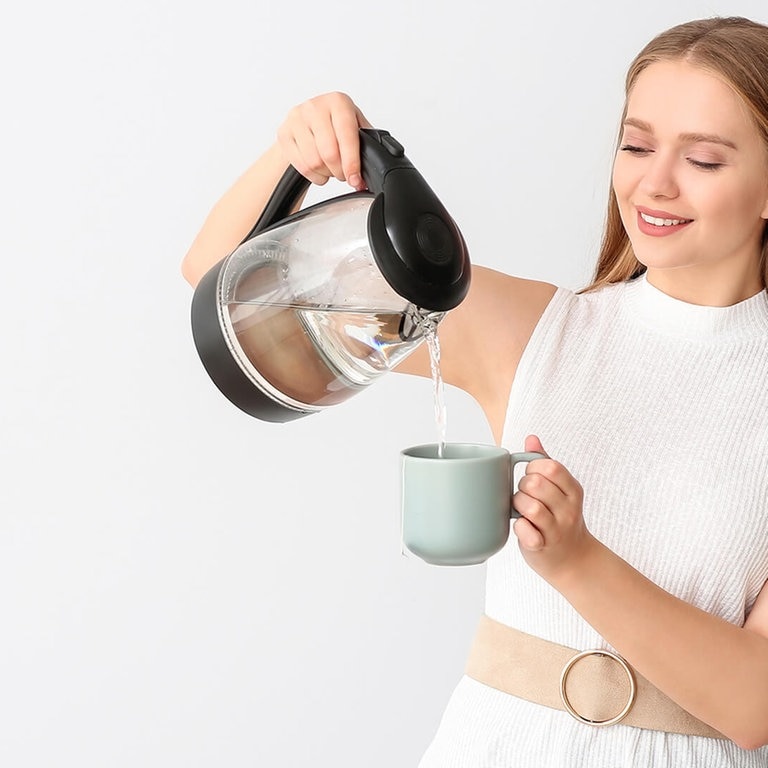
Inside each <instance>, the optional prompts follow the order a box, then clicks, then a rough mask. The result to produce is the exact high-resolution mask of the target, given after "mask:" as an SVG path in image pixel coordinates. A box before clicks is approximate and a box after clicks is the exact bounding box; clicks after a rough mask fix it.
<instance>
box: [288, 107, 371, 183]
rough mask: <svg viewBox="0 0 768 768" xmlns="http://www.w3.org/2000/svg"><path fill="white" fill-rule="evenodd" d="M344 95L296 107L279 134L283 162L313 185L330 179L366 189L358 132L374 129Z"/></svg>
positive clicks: (289, 114)
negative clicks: (361, 167) (361, 166)
mask: <svg viewBox="0 0 768 768" xmlns="http://www.w3.org/2000/svg"><path fill="white" fill-rule="evenodd" d="M371 127H372V125H371V124H370V123H369V122H368V120H367V119H366V117H365V115H363V113H362V112H361V111H360V109H359V108H358V107H357V105H356V104H355V103H354V102H353V101H352V99H350V98H349V96H347V94H345V93H339V92H332V93H324V94H322V95H320V96H315V97H314V98H311V99H308V100H307V101H304V102H302V103H301V104H298V105H297V106H295V107H293V108H292V109H291V110H290V112H288V115H287V116H286V118H285V120H284V121H283V123H282V125H281V126H280V127H279V129H278V131H277V140H278V146H279V147H280V151H281V153H282V155H283V158H284V159H285V160H286V161H287V162H288V163H290V164H291V165H293V167H294V168H296V170H297V171H298V172H299V173H301V174H302V175H303V176H305V177H306V178H307V179H309V180H310V181H311V182H312V183H313V184H318V185H323V184H325V183H326V182H327V181H328V179H330V178H331V177H333V178H335V179H338V180H339V181H346V182H347V183H348V184H350V185H351V186H352V187H353V188H354V189H356V190H358V191H359V190H363V189H365V182H364V181H363V178H362V176H361V175H360V139H359V134H358V129H359V128H371Z"/></svg>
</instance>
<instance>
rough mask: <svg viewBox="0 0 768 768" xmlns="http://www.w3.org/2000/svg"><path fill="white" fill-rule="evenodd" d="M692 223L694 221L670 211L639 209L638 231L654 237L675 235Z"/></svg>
mask: <svg viewBox="0 0 768 768" xmlns="http://www.w3.org/2000/svg"><path fill="white" fill-rule="evenodd" d="M692 222H693V219H685V218H682V217H681V216H677V215H675V214H674V213H670V212H668V211H654V210H650V209H648V208H643V209H640V208H638V209H637V227H638V229H639V230H640V231H641V232H642V233H643V234H646V235H652V236H654V237H660V236H661V237H663V236H665V235H671V234H674V233H675V232H679V231H680V230H681V229H684V228H685V227H687V226H688V225H689V224H691V223H692Z"/></svg>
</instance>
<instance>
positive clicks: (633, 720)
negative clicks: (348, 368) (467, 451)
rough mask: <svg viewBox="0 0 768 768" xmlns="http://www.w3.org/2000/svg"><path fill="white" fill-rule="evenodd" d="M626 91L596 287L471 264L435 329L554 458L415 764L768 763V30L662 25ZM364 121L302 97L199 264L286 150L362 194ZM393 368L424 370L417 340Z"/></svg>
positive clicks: (229, 234)
mask: <svg viewBox="0 0 768 768" xmlns="http://www.w3.org/2000/svg"><path fill="white" fill-rule="evenodd" d="M626 86H627V87H626V96H627V98H626V104H625V110H624V115H623V118H622V126H621V137H620V141H619V146H618V151H617V153H616V158H615V163H614V171H613V184H612V190H611V195H610V200H609V210H608V219H607V226H606V232H605V235H604V238H603V244H602V249H601V254H600V258H599V263H598V266H597V270H596V277H595V280H594V283H593V285H591V286H589V288H588V289H586V290H585V291H583V292H580V293H578V294H574V293H573V292H571V291H567V290H564V289H562V288H556V287H555V286H551V285H548V284H544V283H539V282H533V281H528V280H522V279H518V278H514V277H510V276H507V275H504V274H501V273H499V272H495V271H492V270H488V269H482V268H475V269H474V271H473V281H472V287H471V290H470V294H469V296H468V298H467V299H466V300H465V301H464V302H463V303H462V304H461V305H460V307H458V308H457V309H456V310H454V311H453V312H451V313H450V314H449V315H448V317H447V318H446V319H445V321H444V322H443V323H442V324H441V326H440V339H441V346H442V350H443V355H442V361H443V363H442V365H443V376H444V379H445V380H446V381H447V382H448V383H450V384H453V385H455V386H458V387H461V388H463V389H464V390H466V391H467V392H468V393H470V394H471V395H472V396H473V397H475V399H476V400H477V401H478V402H479V404H480V405H481V406H482V408H483V409H484V412H485V414H486V416H487V418H488V421H489V423H490V425H491V428H492V430H493V434H494V436H495V438H496V439H497V440H498V441H499V442H501V443H503V444H504V445H506V446H507V447H510V448H511V449H513V450H519V449H520V447H521V444H522V443H524V446H525V450H529V451H542V452H543V451H544V450H545V447H546V451H547V452H548V455H549V456H551V457H553V458H547V459H540V460H537V461H534V462H531V463H530V464H528V467H527V471H526V475H525V476H524V478H523V479H522V480H521V482H520V486H519V492H518V493H517V494H516V495H515V497H514V500H513V501H514V506H515V508H516V509H517V510H518V512H520V514H521V515H522V517H521V518H520V519H518V520H517V521H516V522H515V525H514V534H515V537H516V541H515V540H511V541H510V543H509V544H508V545H507V546H506V547H505V548H504V549H503V550H502V551H501V552H500V553H499V554H497V555H495V556H494V557H493V558H491V560H490V561H489V563H488V575H487V593H486V614H487V619H484V621H483V623H482V624H481V627H480V629H479V631H478V636H477V640H476V644H475V647H474V648H473V651H472V654H471V658H470V660H469V663H468V667H467V674H466V675H465V676H464V677H463V678H462V679H461V680H460V682H459V684H458V686H457V688H456V690H455V692H454V694H453V696H452V698H451V701H450V702H449V705H448V708H447V710H446V712H445V715H444V717H443V720H442V723H441V725H440V728H439V730H438V733H437V735H436V737H435V739H434V741H433V742H432V744H431V745H430V747H429V749H428V750H427V753H426V754H425V756H424V758H423V761H422V766H423V768H432V767H433V766H440V767H441V768H447V767H448V766H467V767H468V766H473V768H476V767H477V766H537V767H538V766H541V765H546V766H582V765H589V766H593V767H594V766H611V768H613V767H614V766H630V765H632V766H657V765H670V766H693V765H696V766H699V765H701V766H707V767H708V768H712V767H713V766H721V765H722V766H725V765H729V766H730V765H735V766H768V748H766V747H765V746H764V745H766V744H768V587H766V586H765V585H766V581H768V421H766V418H765V414H766V413H768V294H767V293H766V290H765V286H766V268H767V267H766V239H767V238H766V219H768V27H765V26H762V25H759V24H756V23H754V22H750V21H748V20H745V19H735V18H729V19H708V20H700V21H694V22H690V23H688V24H683V25H680V26H678V27H675V28H673V29H670V30H668V31H666V32H664V33H662V34H660V35H659V36H658V37H656V38H655V39H654V40H652V41H651V42H650V43H649V44H648V45H647V46H646V47H645V49H644V50H643V51H641V52H640V54H639V55H638V56H637V58H636V59H635V61H634V62H633V64H632V66H631V67H630V70H629V72H628V75H627V83H626ZM359 126H368V123H367V121H366V119H365V117H364V116H363V114H362V113H361V111H360V110H359V109H358V108H357V106H356V105H355V104H354V103H353V102H352V101H351V100H350V99H349V98H348V97H347V96H345V95H343V94H326V95H323V96H320V97H318V98H315V99H311V100H310V101H308V102H306V103H304V104H302V105H300V106H299V107H296V108H295V109H293V110H292V111H291V112H290V113H289V115H288V117H287V119H286V120H285V122H284V123H283V125H282V127H281V128H280V131H279V134H278V141H277V142H276V144H275V145H274V146H273V147H272V148H271V149H270V150H268V151H267V152H266V154H265V155H264V156H262V158H261V159H260V160H258V161H257V162H256V164H255V165H254V166H253V167H252V168H251V169H249V171H247V172H246V174H245V175H244V176H243V177H242V178H241V179H240V180H239V181H238V182H237V183H236V184H235V185H234V186H233V188H232V189H231V190H230V191H229V192H228V193H227V194H226V195H225V196H224V197H223V198H222V200H221V201H220V202H219V203H218V204H217V205H216V206H215V208H214V210H213V211H212V213H211V215H210V217H209V219H208V220H207V221H206V223H205V226H204V227H203V229H202V231H201V232H200V234H199V235H198V237H197V238H196V240H195V242H194V244H193V245H192V248H191V249H190V252H189V253H188V255H187V257H186V259H185V262H184V268H183V269H184V274H185V276H186V277H187V279H188V280H189V281H190V282H191V283H192V284H195V283H196V282H197V280H199V278H200V277H201V276H202V274H203V273H204V272H205V271H206V270H207V268H208V267H210V266H211V265H212V264H213V263H215V262H216V261H218V260H219V259H220V258H222V257H223V256H224V255H226V253H228V252H229V251H230V250H232V249H233V248H234V247H235V246H236V245H237V244H238V242H239V241H240V239H241V238H242V237H243V236H244V234H245V233H246V232H247V231H248V230H249V228H250V225H251V224H252V222H253V221H254V220H255V218H256V216H257V214H258V212H259V209H260V207H261V206H263V204H264V202H265V200H266V199H267V197H268V195H269V193H270V191H271V190H272V188H273V187H274V185H275V183H276V181H277V179H278V178H279V176H280V175H281V173H282V171H283V170H284V168H285V166H286V164H287V163H292V164H293V165H294V166H296V168H297V169H298V170H299V171H300V172H302V173H303V174H304V175H305V176H307V178H309V179H310V180H311V181H313V182H315V183H317V184H322V183H325V181H327V179H328V178H330V177H331V176H333V177H335V178H337V179H342V180H347V181H348V182H349V183H350V184H351V185H352V186H353V187H355V188H361V187H362V180H361V178H360V173H359V169H360V165H359V157H358V139H357V129H358V127H359ZM488 328H493V329H494V333H493V334H492V337H491V334H488V332H487V329H488ZM499 350H504V354H503V355H500V354H499ZM400 370H402V371H405V372H409V373H414V374H419V375H424V376H428V375H430V369H429V362H428V359H427V356H426V352H424V351H421V350H420V351H417V352H416V353H414V354H413V355H412V356H411V357H410V358H408V359H407V360H406V361H405V362H404V363H403V364H402V365H401V366H400ZM534 432H535V435H534V434H529V433H534ZM526 435H527V437H526ZM576 478H578V481H577V480H576ZM582 489H583V490H582ZM512 628H514V629H512ZM585 649H598V650H601V651H606V652H608V651H610V652H611V653H615V654H616V655H596V654H594V653H593V654H588V655H587V656H586V657H585V658H582V657H578V658H574V656H575V654H576V653H577V652H578V651H581V650H585ZM526 659H527V661H526ZM563 660H565V662H563ZM577 670H579V671H578V673H577ZM561 679H562V682H561ZM633 686H634V688H635V690H633ZM606 696H607V697H609V698H611V702H612V703H610V704H606V706H601V701H602V699H603V698H604V697H606ZM595 707H597V708H596V709H595ZM627 712H628V714H627ZM624 715H626V716H625V717H624V718H623V719H621V720H620V722H618V723H615V724H610V725H608V726H607V727H605V726H604V727H597V725H596V724H595V721H597V722H598V725H599V724H603V722H604V721H607V722H608V723H611V722H612V721H613V720H617V719H618V718H619V717H620V716H624Z"/></svg>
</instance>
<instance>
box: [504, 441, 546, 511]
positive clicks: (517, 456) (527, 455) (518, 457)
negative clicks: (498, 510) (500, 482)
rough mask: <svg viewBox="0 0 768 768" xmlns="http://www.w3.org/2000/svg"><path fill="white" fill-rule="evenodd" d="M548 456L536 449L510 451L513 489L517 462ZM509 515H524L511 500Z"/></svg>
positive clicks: (513, 487) (513, 488)
mask: <svg viewBox="0 0 768 768" xmlns="http://www.w3.org/2000/svg"><path fill="white" fill-rule="evenodd" d="M546 458H548V457H547V456H546V455H545V454H543V453H537V452H536V451H521V452H520V453H510V454H509V467H510V482H511V484H512V488H511V490H512V491H513V492H514V490H515V486H514V483H515V465H516V464H522V463H524V462H526V461H533V460H534V459H546ZM509 516H510V517H514V518H517V517H522V515H521V514H520V513H519V512H518V511H517V510H516V509H515V508H514V507H513V506H512V503H511V501H510V504H509Z"/></svg>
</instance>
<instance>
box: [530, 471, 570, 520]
mask: <svg viewBox="0 0 768 768" xmlns="http://www.w3.org/2000/svg"><path fill="white" fill-rule="evenodd" d="M517 488H518V490H519V491H520V492H522V493H524V494H525V495H526V496H530V497H531V498H532V499H536V501H538V502H540V503H541V504H543V505H544V506H545V507H546V508H547V509H548V510H549V511H550V512H552V513H553V514H554V511H555V510H556V509H558V507H561V506H562V505H563V504H564V503H565V502H567V500H568V498H567V496H566V495H565V494H564V493H563V492H562V490H560V488H559V487H558V486H557V485H555V484H554V483H553V482H552V481H551V480H549V478H547V477H545V476H544V475H542V474H539V473H538V472H536V473H532V474H528V475H523V476H522V477H521V478H520V481H519V482H518V484H517Z"/></svg>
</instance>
